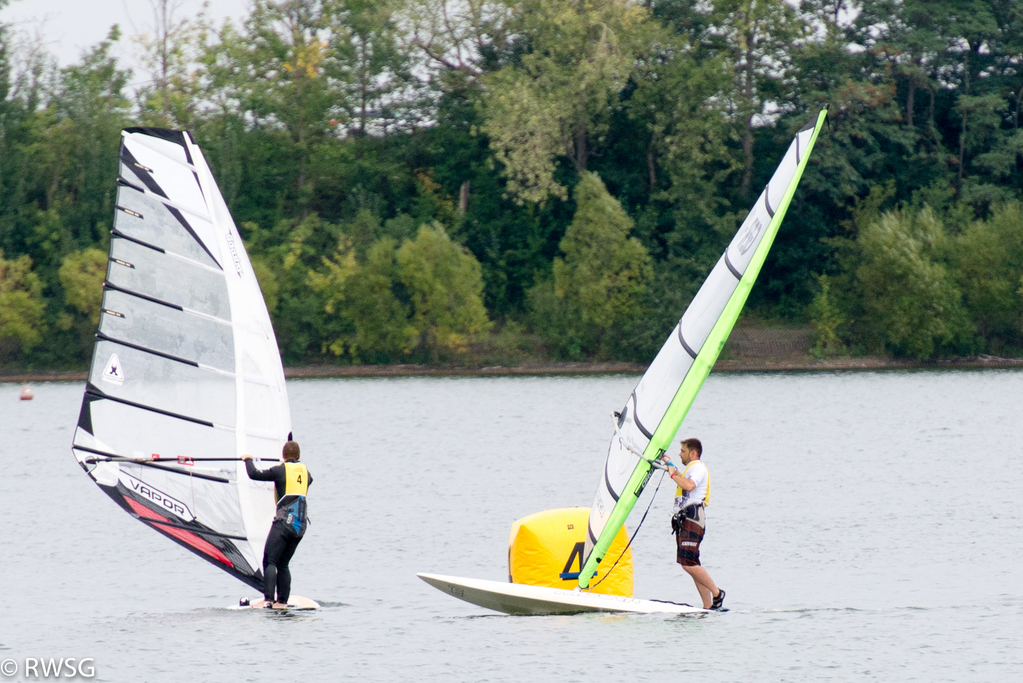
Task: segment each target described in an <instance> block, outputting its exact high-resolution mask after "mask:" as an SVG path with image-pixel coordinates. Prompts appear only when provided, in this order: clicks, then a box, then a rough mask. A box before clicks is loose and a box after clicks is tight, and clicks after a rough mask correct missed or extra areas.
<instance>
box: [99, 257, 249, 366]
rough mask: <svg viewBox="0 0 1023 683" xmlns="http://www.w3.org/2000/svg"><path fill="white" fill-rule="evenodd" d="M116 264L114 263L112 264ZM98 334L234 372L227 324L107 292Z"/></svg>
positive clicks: (112, 290)
mask: <svg viewBox="0 0 1023 683" xmlns="http://www.w3.org/2000/svg"><path fill="white" fill-rule="evenodd" d="M115 265H116V264H115ZM103 309H104V310H109V311H114V312H116V313H118V314H120V315H114V314H112V313H110V314H108V313H104V314H103V315H101V316H100V322H99V331H100V332H101V333H103V334H104V335H106V336H108V337H112V338H113V339H116V340H118V341H125V342H129V343H131V344H136V345H138V346H142V347H144V348H146V349H151V350H153V351H158V352H160V353H166V354H169V355H171V356H174V357H176V358H184V359H186V360H190V361H193V362H196V363H200V364H202V365H208V366H210V367H214V368H217V369H219V370H224V371H226V372H232V373H233V372H234V369H235V367H234V333H233V330H232V328H231V326H230V325H226V324H224V323H221V322H217V321H216V320H210V319H209V318H204V317H202V316H198V315H194V314H192V313H188V312H185V311H179V310H177V309H174V308H170V307H168V306H163V305H161V304H157V303H153V302H151V301H147V300H145V299H140V298H139V297H136V296H131V295H130V294H125V293H123V292H119V291H117V290H115V289H108V290H107V291H106V294H105V296H104V297H103Z"/></svg>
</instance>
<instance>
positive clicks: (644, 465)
mask: <svg viewBox="0 0 1023 683" xmlns="http://www.w3.org/2000/svg"><path fill="white" fill-rule="evenodd" d="M826 116H827V111H826V110H822V111H821V112H820V113H819V114H818V115H817V116H816V117H815V118H814V119H812V120H811V121H810V122H809V123H808V124H807V125H806V126H804V127H803V128H802V129H801V130H800V131H799V132H798V133H796V136H795V138H794V139H793V140H792V144H791V145H789V149H788V151H787V152H786V153H785V157H784V158H783V159H782V161H781V163H780V164H779V165H778V168H777V170H775V172H774V175H773V176H772V177H771V181H770V182H769V183H768V184H767V187H765V188H764V191H763V192H762V193H761V194H760V197H759V198H758V199H757V202H756V204H755V205H754V207H753V208H752V209H751V210H750V212H749V215H748V216H747V217H746V220H745V221H743V223H742V226H740V227H739V230H738V232H736V234H735V237H734V238H733V239H732V242H731V244H729V245H728V248H727V249H725V253H724V254H722V256H721V259H720V260H719V261H718V262H717V265H715V266H714V269H713V270H711V272H710V275H709V276H707V280H706V281H705V282H704V283H703V286H702V287H700V291H699V292H697V294H696V297H695V298H694V299H693V301H692V303H690V304H689V308H688V309H686V312H685V314H683V316H682V319H681V320H679V322H678V325H676V326H675V329H674V330H672V333H671V334H670V335H669V336H668V339H667V341H665V342H664V346H662V347H661V350H660V351H659V352H658V354H657V356H656V357H655V358H654V361H653V363H651V364H650V367H649V368H648V369H647V371H646V373H645V374H644V375H643V377H642V378H641V379H640V380H639V384H638V385H637V386H636V389H635V390H634V391H633V392H632V395H631V396H630V397H629V400H628V401H627V402H626V404H625V407H624V408H622V410H621V413H619V414H618V417H617V422H618V424H617V429H616V430H615V435H614V436H613V437H612V439H611V444H610V446H609V447H608V452H607V460H606V461H605V463H604V471H603V472H602V473H601V477H600V483H599V484H598V486H597V495H596V497H595V498H594V499H593V505H592V507H591V509H590V518H589V525H588V530H587V536H586V549H585V561H584V563H583V568H582V571H581V572H580V573H579V587H580V588H587V587H588V586H589V583H590V580H591V579H592V578H593V575H594V572H595V571H596V569H597V564H598V563H600V561H601V560H602V559H603V558H604V554H605V553H606V552H607V549H608V547H609V546H610V545H611V541H612V540H613V539H614V537H615V535H616V534H617V533H618V530H619V529H620V528H621V527H622V525H623V524H625V520H626V519H627V518H628V516H629V513H630V512H631V511H632V508H633V506H634V505H635V504H636V501H637V500H638V499H639V495H640V494H641V493H642V492H643V487H644V486H645V485H646V482H647V480H648V479H649V478H650V474H651V471H652V470H651V468H652V465H651V462H650V461H652V460H655V459H656V458H658V457H659V456H660V455H661V454H662V453H664V452H665V451H666V450H667V449H668V447H669V446H670V444H671V441H672V439H674V438H675V435H676V434H677V433H678V430H679V427H680V426H681V425H682V420H683V419H685V416H686V413H688V412H689V408H690V406H692V404H693V400H694V399H695V398H696V394H697V393H698V392H699V391H700V387H702V386H703V382H704V380H706V379H707V375H708V374H710V371H711V368H713V367H714V363H715V362H716V361H717V358H718V355H719V354H720V353H721V349H722V347H723V346H724V345H725V341H727V339H728V335H729V334H730V333H731V331H732V327H733V326H734V325H735V321H736V320H737V319H738V317H739V313H740V311H742V307H743V305H744V304H745V303H746V298H747V297H748V296H749V292H750V290H751V289H752V288H753V283H754V282H755V281H756V279H757V275H758V274H759V273H760V269H761V267H762V266H763V265H764V260H765V259H766V258H767V252H768V251H770V249H771V244H772V243H773V242H774V237H775V235H777V233H778V227H779V226H780V225H781V222H782V219H783V218H784V216H785V211H786V210H787V209H788V207H789V204H790V203H791V201H792V195H793V194H794V193H795V191H796V186H797V185H798V184H799V179H800V178H801V177H802V175H803V170H804V169H805V168H806V163H807V159H808V158H809V157H810V152H811V150H813V145H814V143H815V142H816V141H817V135H818V133H819V132H820V129H821V126H822V125H823V124H824V120H825V118H826ZM640 453H642V456H640V455H639V454H640Z"/></svg>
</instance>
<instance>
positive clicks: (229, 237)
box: [227, 230, 242, 277]
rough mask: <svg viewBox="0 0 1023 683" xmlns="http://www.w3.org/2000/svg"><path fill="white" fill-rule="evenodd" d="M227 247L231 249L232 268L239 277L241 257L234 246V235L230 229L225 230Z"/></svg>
mask: <svg viewBox="0 0 1023 683" xmlns="http://www.w3.org/2000/svg"><path fill="white" fill-rule="evenodd" d="M227 248H228V249H230V250H231V260H232V261H234V269H235V270H236V271H237V272H238V277H241V276H242V257H241V256H239V255H238V249H237V248H236V247H235V246H234V235H233V234H232V233H231V231H230V230H228V231H227Z"/></svg>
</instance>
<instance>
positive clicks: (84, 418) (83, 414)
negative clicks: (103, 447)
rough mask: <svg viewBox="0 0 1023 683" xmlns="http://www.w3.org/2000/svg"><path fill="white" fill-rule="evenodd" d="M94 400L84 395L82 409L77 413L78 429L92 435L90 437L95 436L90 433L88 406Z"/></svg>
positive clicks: (90, 410)
mask: <svg viewBox="0 0 1023 683" xmlns="http://www.w3.org/2000/svg"><path fill="white" fill-rule="evenodd" d="M95 400H96V399H95V398H93V397H91V396H89V395H88V394H86V395H85V398H83V399H82V409H81V410H80V411H79V413H78V427H79V428H80V429H82V430H83V431H85V432H88V433H89V434H92V436H95V434H93V433H92V409H91V408H90V407H89V404H91V403H92V402H93V401H95Z"/></svg>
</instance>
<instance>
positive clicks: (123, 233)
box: [72, 128, 291, 589]
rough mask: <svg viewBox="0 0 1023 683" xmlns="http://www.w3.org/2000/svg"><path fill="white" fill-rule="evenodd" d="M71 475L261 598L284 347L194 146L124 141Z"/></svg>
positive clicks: (283, 416) (279, 435) (136, 137)
mask: <svg viewBox="0 0 1023 683" xmlns="http://www.w3.org/2000/svg"><path fill="white" fill-rule="evenodd" d="M117 183H118V188H117V207H116V210H115V214H114V227H113V229H112V230H111V233H110V258H109V263H108V266H107V277H106V282H104V285H103V306H102V313H101V314H100V322H99V330H98V331H97V333H96V346H95V349H94V351H93V358H92V367H91V370H90V372H89V380H88V383H87V384H86V389H85V397H84V400H83V401H82V409H81V413H80V415H79V419H78V428H77V429H76V430H75V437H74V443H73V445H72V451H73V453H74V455H75V457H76V458H77V459H78V462H79V463H81V465H82V467H83V468H84V469H85V471H86V472H87V473H88V474H89V476H90V477H92V479H93V480H94V481H95V482H96V483H97V484H98V485H99V487H100V488H101V489H103V491H104V492H106V493H107V494H108V495H110V497H111V498H113V499H114V500H115V501H116V502H117V503H118V504H119V505H120V506H121V507H122V508H123V509H124V510H125V511H126V512H128V514H130V515H132V516H133V517H135V518H136V519H138V520H140V521H142V522H143V523H145V524H146V525H147V526H149V527H151V528H153V529H155V530H157V531H159V532H160V533H162V534H163V535H165V536H167V537H169V538H171V539H173V540H174V541H176V542H177V543H179V544H181V545H182V546H184V547H186V548H188V549H189V550H191V551H192V552H194V553H196V554H197V555H199V556H200V557H202V558H204V559H206V560H208V561H210V562H212V563H213V564H214V565H216V566H218V567H220V568H221V569H223V570H225V571H227V572H228V573H230V574H232V575H233V576H236V577H237V578H239V579H241V580H242V581H244V582H245V583H247V584H249V585H250V586H253V587H255V588H258V589H262V584H263V577H262V557H263V543H264V541H265V540H266V535H267V532H268V531H269V529H270V524H271V522H272V520H273V515H274V508H275V504H274V493H273V484H272V483H271V482H255V481H250V480H249V478H248V476H247V475H246V474H245V467H244V463H243V462H242V461H241V460H239V456H241V455H243V454H251V455H252V456H254V457H255V458H257V459H259V460H270V461H279V460H280V454H281V448H282V446H283V444H284V442H285V441H286V440H287V439H288V438H289V435H290V432H291V416H290V413H289V410H288V395H287V390H286V388H285V384H284V369H283V368H282V367H281V359H280V354H279V352H278V349H277V340H276V338H275V337H274V332H273V327H272V326H271V323H270V316H269V314H268V313H267V310H266V305H265V304H264V303H263V297H262V294H261V293H260V289H259V284H258V282H257V281H256V277H255V275H254V274H253V272H252V267H251V264H250V263H249V259H248V256H247V255H246V253H245V249H244V247H243V245H242V239H241V236H240V235H239V233H238V230H237V228H236V227H235V225H234V221H233V220H232V219H231V215H230V213H229V212H228V209H227V205H226V204H225V203H224V199H223V197H222V196H221V194H220V191H219V190H218V189H217V185H216V182H215V181H214V179H213V175H212V173H211V172H210V169H209V166H208V165H207V164H206V160H205V159H204V158H203V155H202V152H201V151H200V150H199V148H198V147H197V146H196V144H195V142H194V141H193V140H192V138H191V136H190V135H189V134H188V133H183V132H180V131H174V130H164V129H158V128H128V129H125V130H124V132H123V133H122V137H121V152H120V171H119V174H118V178H117Z"/></svg>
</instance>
